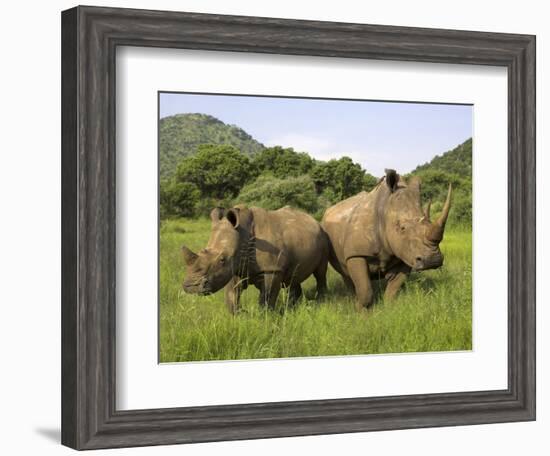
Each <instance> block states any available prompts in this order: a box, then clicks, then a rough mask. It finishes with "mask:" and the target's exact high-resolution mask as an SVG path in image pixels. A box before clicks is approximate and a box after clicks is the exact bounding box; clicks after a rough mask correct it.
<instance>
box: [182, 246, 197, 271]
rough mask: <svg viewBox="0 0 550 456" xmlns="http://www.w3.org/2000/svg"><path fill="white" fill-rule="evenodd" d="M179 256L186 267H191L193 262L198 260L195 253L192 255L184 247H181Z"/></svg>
mask: <svg viewBox="0 0 550 456" xmlns="http://www.w3.org/2000/svg"><path fill="white" fill-rule="evenodd" d="M181 254H182V255H183V260H184V261H185V264H186V265H187V266H191V265H192V264H193V263H194V262H195V260H196V259H197V258H198V257H197V254H196V253H193V252H192V251H191V250H190V249H188V248H187V247H185V246H184V245H182V246H181Z"/></svg>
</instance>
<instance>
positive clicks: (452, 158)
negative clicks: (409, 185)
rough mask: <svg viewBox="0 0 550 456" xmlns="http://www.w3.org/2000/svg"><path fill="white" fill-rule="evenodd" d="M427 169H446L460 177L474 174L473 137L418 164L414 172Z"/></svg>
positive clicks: (445, 170) (447, 171)
mask: <svg viewBox="0 0 550 456" xmlns="http://www.w3.org/2000/svg"><path fill="white" fill-rule="evenodd" d="M425 170H437V171H444V172H446V173H452V174H457V175H458V176H460V177H468V178H471V176H472V138H470V139H468V140H466V141H464V142H463V143H462V144H460V145H458V146H457V147H455V148H454V149H452V150H450V151H448V152H445V153H443V154H441V155H437V156H435V157H434V158H433V159H432V160H431V161H430V162H428V163H425V164H423V165H420V166H417V167H416V169H415V170H414V171H413V172H412V174H414V173H417V172H419V171H425Z"/></svg>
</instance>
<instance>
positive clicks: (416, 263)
mask: <svg viewBox="0 0 550 456" xmlns="http://www.w3.org/2000/svg"><path fill="white" fill-rule="evenodd" d="M451 192H452V188H451V185H449V191H448V193H447V199H446V201H445V205H444V206H443V211H442V213H441V215H440V216H439V218H438V219H437V220H436V221H435V222H433V223H432V222H430V204H429V203H428V205H427V207H426V209H425V210H424V211H422V206H421V200H420V179H419V178H418V177H413V178H412V179H410V181H409V182H408V183H407V182H405V181H404V180H403V179H402V178H401V177H400V176H399V175H398V174H397V173H396V172H395V171H394V170H386V176H385V177H383V178H382V179H381V180H380V182H379V183H378V185H377V186H376V187H375V188H374V189H373V190H372V191H371V192H370V193H367V192H361V193H359V194H357V195H355V196H352V197H351V198H348V199H346V200H344V201H341V202H340V203H338V204H336V205H334V206H332V207H330V208H329V209H327V210H326V212H325V214H324V216H323V220H322V222H321V225H322V227H323V229H324V230H325V232H326V233H327V235H328V237H329V239H330V244H331V248H330V255H329V260H330V263H331V265H332V266H333V267H334V269H336V271H338V272H339V273H340V274H341V275H342V276H343V277H344V280H345V281H346V283H348V285H350V286H351V285H353V287H354V289H355V294H356V297H357V301H356V306H357V310H363V309H364V308H366V307H368V306H369V305H370V304H371V303H372V298H373V291H372V284H371V280H372V279H377V278H385V279H387V287H386V291H385V294H384V298H385V299H392V298H393V297H394V296H395V295H396V293H397V291H398V290H399V288H400V287H401V285H402V284H403V282H404V281H405V279H406V277H407V275H408V273H409V272H410V271H411V270H415V271H420V270H424V269H433V268H438V267H440V266H441V265H442V264H443V255H442V254H441V251H440V250H439V243H440V242H441V241H442V239H443V232H444V230H445V223H446V221H447V217H448V216H449V210H450V207H451Z"/></svg>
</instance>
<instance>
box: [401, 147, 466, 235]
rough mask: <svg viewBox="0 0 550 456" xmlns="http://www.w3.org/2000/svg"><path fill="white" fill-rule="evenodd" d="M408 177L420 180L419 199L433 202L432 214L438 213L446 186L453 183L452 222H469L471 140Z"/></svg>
mask: <svg viewBox="0 0 550 456" xmlns="http://www.w3.org/2000/svg"><path fill="white" fill-rule="evenodd" d="M411 174H413V175H417V176H420V178H421V179H422V199H423V201H427V200H432V201H433V202H434V204H433V205H432V209H434V211H436V212H437V211H439V210H441V207H442V204H443V201H444V200H445V196H446V194H447V189H448V187H449V183H452V184H453V203H452V210H451V215H450V221H451V223H458V224H466V225H469V224H471V223H472V139H471V138H470V139H468V140H466V141H464V142H463V143H462V144H460V145H458V146H456V147H455V148H454V149H452V150H450V151H448V152H445V153H444V154H442V155H437V156H436V157H434V158H433V159H432V160H431V161H429V162H428V163H425V164H423V165H420V166H418V167H417V168H416V169H415V170H414V171H413V172H412V173H411Z"/></svg>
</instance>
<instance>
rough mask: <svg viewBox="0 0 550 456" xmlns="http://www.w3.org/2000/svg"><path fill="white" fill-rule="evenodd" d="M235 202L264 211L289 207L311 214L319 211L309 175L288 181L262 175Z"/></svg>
mask: <svg viewBox="0 0 550 456" xmlns="http://www.w3.org/2000/svg"><path fill="white" fill-rule="evenodd" d="M235 202H236V203H245V204H247V205H249V206H259V207H263V208H264V209H279V208H280V207H283V206H287V205H288V206H292V207H296V208H299V209H303V210H305V211H307V212H310V213H315V211H317V209H318V201H317V195H316V193H315V185H314V184H313V180H312V179H311V177H309V176H307V175H304V176H298V177H289V178H287V179H279V178H277V177H274V176H269V175H262V176H260V177H258V179H256V180H255V181H254V182H252V183H250V184H248V185H246V186H245V187H244V188H243V189H242V191H241V192H240V193H239V196H238V197H237V199H236V201H235Z"/></svg>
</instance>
